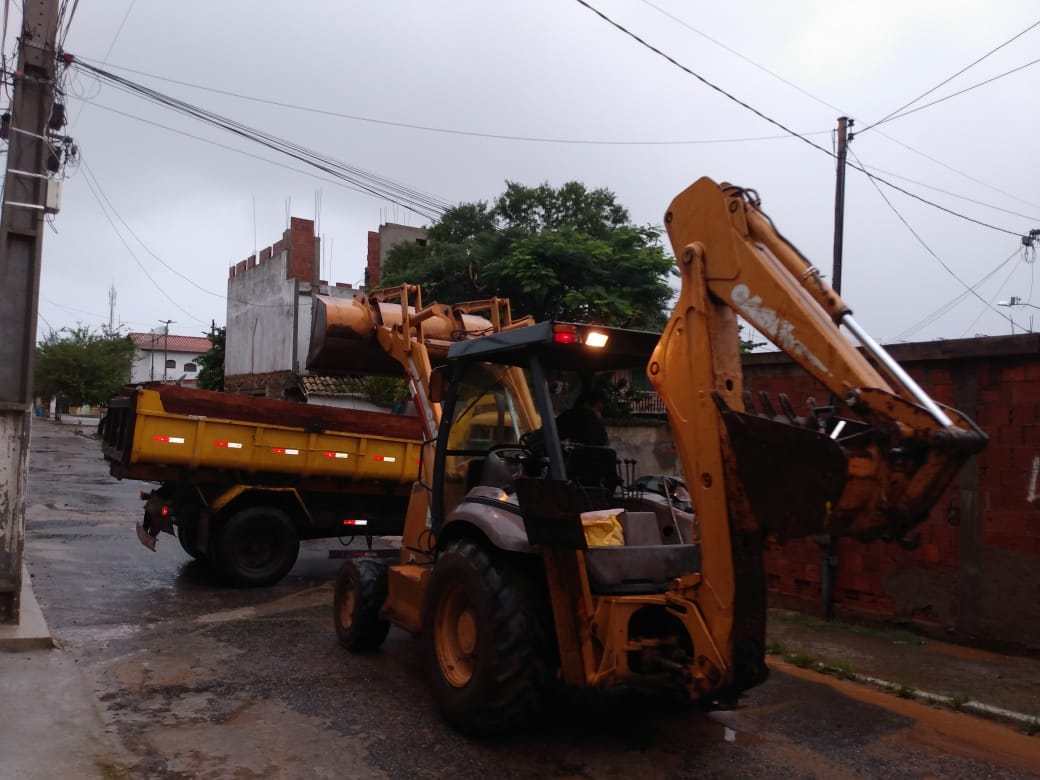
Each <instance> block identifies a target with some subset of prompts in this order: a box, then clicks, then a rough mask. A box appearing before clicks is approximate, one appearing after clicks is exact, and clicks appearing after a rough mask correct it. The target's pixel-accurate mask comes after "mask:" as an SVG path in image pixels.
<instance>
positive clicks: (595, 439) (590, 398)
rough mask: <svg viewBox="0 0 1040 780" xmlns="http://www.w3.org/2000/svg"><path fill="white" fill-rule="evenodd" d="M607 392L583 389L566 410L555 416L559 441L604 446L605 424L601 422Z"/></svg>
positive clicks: (606, 441)
mask: <svg viewBox="0 0 1040 780" xmlns="http://www.w3.org/2000/svg"><path fill="white" fill-rule="evenodd" d="M606 404H607V394H606V393H604V392H603V391H602V390H598V389H590V390H585V391H583V392H582V393H581V395H579V396H578V398H577V400H576V401H575V402H574V406H572V407H571V408H570V409H568V410H567V411H565V412H563V413H561V414H560V416H559V417H557V418H556V430H557V432H558V434H559V436H560V440H561V441H572V442H574V443H576V444H587V445H591V446H594V447H606V446H607V444H608V443H609V442H608V440H607V426H606V425H604V423H603V409H604V407H605V406H606Z"/></svg>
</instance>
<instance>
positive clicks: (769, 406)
mask: <svg viewBox="0 0 1040 780" xmlns="http://www.w3.org/2000/svg"><path fill="white" fill-rule="evenodd" d="M758 398H759V400H760V401H761V402H762V415H763V416H765V417H776V409H774V408H773V402H772V401H770V400H769V394H768V393H766V391H765V390H762V391H761V392H759V394H758Z"/></svg>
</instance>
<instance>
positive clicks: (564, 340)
mask: <svg viewBox="0 0 1040 780" xmlns="http://www.w3.org/2000/svg"><path fill="white" fill-rule="evenodd" d="M553 341H555V342H556V343H557V344H577V343H578V334H577V333H572V332H570V331H566V330H559V331H556V333H554V334H553Z"/></svg>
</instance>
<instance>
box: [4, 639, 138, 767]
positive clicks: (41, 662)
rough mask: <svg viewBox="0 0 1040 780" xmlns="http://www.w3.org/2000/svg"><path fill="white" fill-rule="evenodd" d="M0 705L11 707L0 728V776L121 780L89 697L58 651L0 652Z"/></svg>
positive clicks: (83, 683)
mask: <svg viewBox="0 0 1040 780" xmlns="http://www.w3.org/2000/svg"><path fill="white" fill-rule="evenodd" d="M0 701H5V702H16V704H15V706H14V709H13V710H11V711H10V716H9V718H8V720H7V721H6V722H5V723H4V726H3V727H2V728H0V776H3V777H10V778H18V780H36V779H37V778H39V780H50V778H55V777H84V778H86V777H99V778H120V777H125V776H127V771H126V769H125V768H124V767H123V765H122V764H121V763H120V761H119V760H118V759H117V758H116V752H115V751H114V750H113V749H111V748H110V747H108V746H109V745H110V744H111V742H112V740H111V738H110V737H109V736H108V735H107V734H106V733H105V729H104V724H103V722H102V720H101V715H100V713H99V712H98V710H97V706H96V704H95V699H94V694H93V691H91V690H90V686H89V684H88V682H87V680H86V678H85V677H84V675H83V674H82V673H81V672H80V670H79V668H78V667H77V665H76V663H75V661H74V660H73V658H72V657H71V656H70V655H68V654H67V653H65V652H64V651H62V650H58V649H53V650H30V651H28V652H24V653H4V652H0Z"/></svg>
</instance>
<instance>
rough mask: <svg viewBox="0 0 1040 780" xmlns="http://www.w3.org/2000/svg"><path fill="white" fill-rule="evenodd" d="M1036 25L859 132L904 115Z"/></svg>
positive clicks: (1032, 26)
mask: <svg viewBox="0 0 1040 780" xmlns="http://www.w3.org/2000/svg"><path fill="white" fill-rule="evenodd" d="M1037 26H1040V19H1037V20H1036V21H1035V22H1033V23H1032V24H1031V25H1029V26H1028V27H1027V28H1026V29H1024V30H1022V31H1021V32H1019V33H1016V34H1015V35H1013V36H1011V37H1010V38H1008V39H1007V40H1006V41H1004V42H1003V43H1001V44H999V45H998V46H995V47H993V48H992V49H990V50H989V51H988V52H986V53H985V54H983V55H982V56H981V57H979V58H978V59H976V60H974V61H973V62H970V63H968V64H967V65H965V66H964V67H963V68H961V69H960V70H959V71H957V72H956V73H954V74H953V75H952V76H947V77H946V78H945V79H943V80H942V81H940V82H939V83H938V84H936V85H935V86H934V87H931V88H929V89H927V90H925V91H924V92H922V93H921V94H920V95H918V96H917V97H915V98H914V99H913V100H909V101H907V102H906V103H904V104H903V105H901V106H900V107H899V108H897V109H895V110H894V111H890V112H889V113H887V114H885V115H884V116H883V117H881V119H879V120H877V121H876V122H874V123H873V124H871V125H867V126H866V127H864V128H863V129H862V130H860V131H859V134H863V133H865V132H867V130H870V129H871V128H872V127H877V126H878V125H883V124H884V123H885V122H888V121H889V120H890V119H897V118H899V117H900V116H904V114H903V113H902V112H903V111H904V109H907V108H910V106H912V105H913V104H914V103H916V102H917V101H919V100H922V99H923V98H926V97H928V96H929V95H930V94H932V93H933V92H935V90H937V89H939V88H940V87H942V86H945V85H946V84H949V83H950V82H951V81H953V80H954V79H955V78H957V77H958V76H960V75H961V74H962V73H965V72H967V71H969V70H971V69H972V68H974V67H975V66H976V65H978V64H979V63H980V62H982V61H983V60H985V59H986V58H987V57H989V56H990V55H992V54H996V53H997V52H998V51H1000V50H1001V49H1003V48H1004V47H1005V46H1007V45H1008V44H1011V43H1013V42H1015V41H1017V40H1018V39H1019V38H1021V37H1022V36H1023V35H1025V34H1026V33H1027V32H1029V31H1030V30H1033V29H1035V28H1036V27H1037ZM1012 72H1013V71H1012ZM1004 75H1007V74H1004ZM978 86H981V85H978ZM971 89H974V87H972V88H971ZM965 91H966V90H965ZM950 97H953V95H951V96H950ZM947 99H948V98H943V100H947ZM937 102H941V101H937ZM929 105H934V103H930V104H929ZM926 107H927V106H922V108H926ZM914 110H915V111H916V110H917V109H914ZM908 113H912V112H908Z"/></svg>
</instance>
